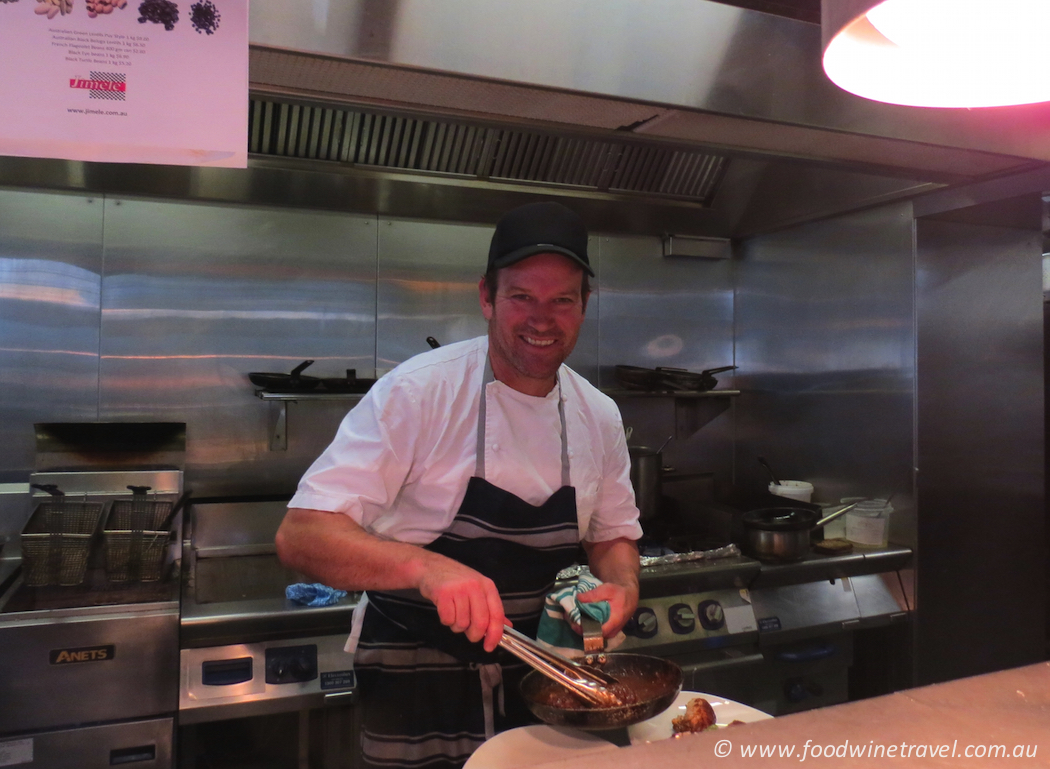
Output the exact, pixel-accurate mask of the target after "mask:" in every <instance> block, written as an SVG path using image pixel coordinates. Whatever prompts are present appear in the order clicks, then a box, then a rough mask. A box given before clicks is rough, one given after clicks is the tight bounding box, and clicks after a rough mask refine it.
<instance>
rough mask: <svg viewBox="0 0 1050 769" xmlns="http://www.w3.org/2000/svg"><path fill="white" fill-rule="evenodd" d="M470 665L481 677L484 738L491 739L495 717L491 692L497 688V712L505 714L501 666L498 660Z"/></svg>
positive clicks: (494, 731)
mask: <svg viewBox="0 0 1050 769" xmlns="http://www.w3.org/2000/svg"><path fill="white" fill-rule="evenodd" d="M471 667H472V668H475V669H476V670H477V671H478V675H479V676H480V678H481V703H482V706H483V707H484V710H485V739H486V740H491V739H492V738H493V737H494V736H495V735H496V717H495V708H494V707H493V701H492V699H493V698H492V694H493V692H494V691H495V690H496V689H497V688H498V689H499V714H500V715H501V716H505V715H507V712H506V710H505V709H504V706H503V667H502V666H501V665H500V664H499V663H498V662H492V663H486V664H480V665H476V664H473V663H471Z"/></svg>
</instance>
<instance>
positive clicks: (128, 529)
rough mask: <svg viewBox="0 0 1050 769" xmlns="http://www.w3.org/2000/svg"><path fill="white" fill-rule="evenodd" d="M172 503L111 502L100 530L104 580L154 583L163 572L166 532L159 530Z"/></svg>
mask: <svg viewBox="0 0 1050 769" xmlns="http://www.w3.org/2000/svg"><path fill="white" fill-rule="evenodd" d="M172 506H173V503H171V502H163V501H157V500H150V499H132V500H124V499H120V500H117V501H115V502H114V503H113V504H112V506H111V507H110V510H109V515H108V516H107V517H106V525H105V526H103V527H102V540H103V543H104V546H105V553H106V578H107V579H109V580H110V581H111V582H156V581H157V580H159V579H160V577H161V571H162V570H163V568H164V558H165V556H166V555H167V552H168V541H169V538H170V531H168V530H165V531H160V530H159V528H160V526H161V524H162V523H163V522H164V520H165V519H166V518H167V517H168V513H170V512H171V509H172Z"/></svg>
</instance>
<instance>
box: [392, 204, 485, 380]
mask: <svg viewBox="0 0 1050 769" xmlns="http://www.w3.org/2000/svg"><path fill="white" fill-rule="evenodd" d="M491 238H492V228H491V227H483V226H473V225H457V224H442V223H437V222H426V221H410V220H404V219H380V221H379V247H378V253H379V258H378V263H379V267H378V272H377V276H378V277H377V287H376V315H377V323H378V327H377V335H376V365H377V366H378V367H379V368H380V369H392V368H393V367H394V366H396V365H397V364H399V363H403V362H404V361H406V360H408V359H409V358H411V357H412V356H413V355H417V354H419V353H421V352H425V351H426V350H429V349H430V347H429V346H428V345H427V342H426V339H427V337H428V336H432V337H434V338H435V339H437V340H438V342H440V343H441V344H448V343H449V342H459V341H462V340H464V339H470V338H472V337H475V336H481V335H482V334H484V333H485V331H486V328H487V326H486V324H485V319H484V318H483V317H482V316H481V306H480V305H479V303H478V279H479V278H480V277H481V276H482V274H484V272H485V262H486V259H487V257H488V253H489V240H490V239H491Z"/></svg>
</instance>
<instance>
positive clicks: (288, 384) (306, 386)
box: [248, 360, 321, 393]
mask: <svg viewBox="0 0 1050 769" xmlns="http://www.w3.org/2000/svg"><path fill="white" fill-rule="evenodd" d="M312 364H313V361H312V360H304V361H303V362H302V363H300V364H299V365H298V366H296V367H295V368H293V369H292V373H291V374H276V373H271V372H267V371H255V372H252V373H251V374H248V379H250V380H251V383H252V384H253V385H255V386H256V387H263V388H265V389H267V390H269V391H270V392H275V393H300V392H305V391H306V390H313V389H314V388H315V387H317V385H318V384H320V382H321V380H320V379H318V378H317V377H315V376H300V374H301V373H302V372H303V369H305V368H306V367H307V366H310V365H312Z"/></svg>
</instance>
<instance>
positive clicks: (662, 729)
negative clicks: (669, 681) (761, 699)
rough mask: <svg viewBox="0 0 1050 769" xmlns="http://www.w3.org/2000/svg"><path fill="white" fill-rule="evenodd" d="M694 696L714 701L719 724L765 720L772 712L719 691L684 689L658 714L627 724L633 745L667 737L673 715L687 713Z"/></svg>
mask: <svg viewBox="0 0 1050 769" xmlns="http://www.w3.org/2000/svg"><path fill="white" fill-rule="evenodd" d="M694 697H703V698H704V699H705V700H707V701H708V702H710V703H711V709H712V710H714V711H715V723H716V724H717V725H718V726H720V727H721V726H728V725H729V724H730V723H732V722H733V721H743V722H744V723H745V724H747V723H751V722H752V721H764V720H766V719H767V718H772V717H773V716H771V715H769V714H768V713H763V712H762V711H761V710H757V709H756V708H752V707H750V706H748V705H744V704H743V703H740V702H736V701H735V700H727V699H726V698H725V697H719V696H718V695H717V694H704V693H703V692H681V693H680V694H679V695H678V697H677V698H675V701H674V702H672V703H671V707H669V708H668V709H667V710H665V711H664V712H663V713H660V714H659V715H656V716H653V717H652V718H650V719H649V720H648V721H642V722H641V723H640V724H635V725H634V726H628V727H627V734H628V735H629V736H630V738H631V744H632V745H638V744H640V743H644V742H656V741H658V740H666V739H667V738H668V737H671V736H672V735H673V734H674V728H673V727H672V726H671V719H672V718H677V717H678V716H681V715H685V706H686V705H687V704H688V703H689V700H691V699H693V698H694Z"/></svg>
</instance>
